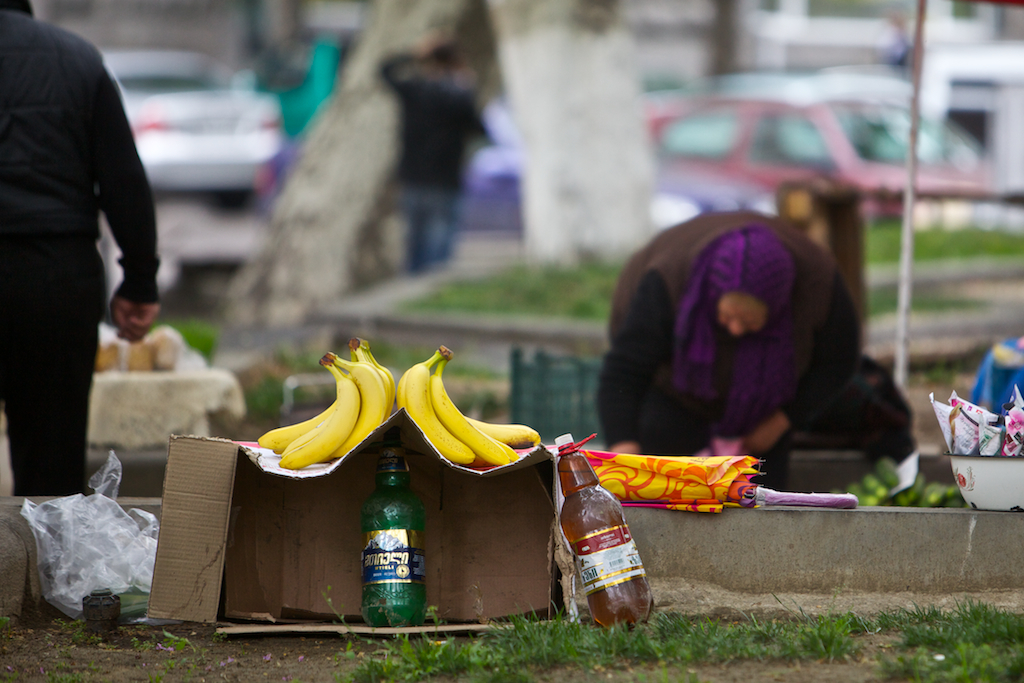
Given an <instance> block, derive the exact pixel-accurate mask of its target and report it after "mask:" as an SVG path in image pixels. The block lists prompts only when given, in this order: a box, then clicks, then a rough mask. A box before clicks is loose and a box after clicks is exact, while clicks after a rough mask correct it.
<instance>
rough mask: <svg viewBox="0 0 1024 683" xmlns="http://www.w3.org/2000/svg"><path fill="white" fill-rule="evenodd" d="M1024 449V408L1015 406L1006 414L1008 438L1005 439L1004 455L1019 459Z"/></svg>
mask: <svg viewBox="0 0 1024 683" xmlns="http://www.w3.org/2000/svg"><path fill="white" fill-rule="evenodd" d="M1022 447H1024V408H1018V407H1017V406H1014V407H1013V408H1010V412H1008V413H1007V414H1006V436H1005V437H1004V438H1003V455H1004V456H1006V457H1009V458H1014V457H1017V456H1019V455H1020V454H1021V450H1022Z"/></svg>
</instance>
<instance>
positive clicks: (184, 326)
mask: <svg viewBox="0 0 1024 683" xmlns="http://www.w3.org/2000/svg"><path fill="white" fill-rule="evenodd" d="M159 322H160V324H164V325H170V326H171V327H173V328H174V329H176V330H177V331H178V332H180V333H181V336H182V337H183V338H184V339H185V343H187V344H188V345H189V346H191V347H192V348H193V349H195V350H196V351H198V352H199V353H201V354H202V355H203V357H204V358H205V359H206V360H207V361H209V360H211V359H212V358H213V352H214V351H216V349H217V339H218V338H219V337H220V328H219V327H218V326H217V325H214V324H212V323H208V322H205V321H203V320H196V319H188V320H161V321H159Z"/></svg>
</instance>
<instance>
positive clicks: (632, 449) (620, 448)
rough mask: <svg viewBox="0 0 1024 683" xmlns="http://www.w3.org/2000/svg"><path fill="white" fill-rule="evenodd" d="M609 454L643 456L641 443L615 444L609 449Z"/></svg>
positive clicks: (620, 442) (623, 442) (625, 442)
mask: <svg viewBox="0 0 1024 683" xmlns="http://www.w3.org/2000/svg"><path fill="white" fill-rule="evenodd" d="M608 452H609V453H629V454H631V455H641V451H640V442H639V441H619V442H618V443H613V444H612V445H611V446H609V447H608Z"/></svg>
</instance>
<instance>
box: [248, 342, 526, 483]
mask: <svg viewBox="0 0 1024 683" xmlns="http://www.w3.org/2000/svg"><path fill="white" fill-rule="evenodd" d="M348 346H349V351H350V353H351V356H352V359H351V360H345V359H343V358H340V357H338V356H337V355H336V354H334V353H330V352H328V353H326V354H324V357H323V358H321V359H320V365H322V366H324V367H325V368H327V369H328V370H329V371H330V372H331V373H332V374H333V375H334V380H335V383H336V385H337V396H336V398H335V400H334V403H332V404H331V405H330V407H328V408H327V410H325V411H323V412H322V413H320V414H319V415H317V416H315V417H311V418H309V419H308V420H305V421H303V422H299V423H297V424H293V425H287V426H285V427H278V428H277V429H272V430H270V431H269V432H267V433H266V434H264V435H263V436H261V437H260V438H259V439H258V440H257V442H258V443H259V445H260V446H262V447H263V448H269V449H270V450H272V451H274V452H275V453H279V454H280V455H281V467H284V468H286V469H293V470H297V469H301V468H303V467H306V466H308V465H312V464H314V463H318V462H327V461H328V460H334V459H335V458H340V457H341V456H343V455H345V454H347V453H348V452H349V451H351V450H352V449H353V448H355V447H356V446H357V445H358V444H359V443H360V442H362V440H363V439H365V438H366V437H367V436H368V435H369V434H370V433H371V432H372V431H373V430H375V429H376V428H377V427H379V426H380V425H381V424H382V423H383V422H384V421H385V420H387V419H388V417H389V416H390V415H391V411H392V409H393V407H394V405H395V402H396V399H397V402H398V407H399V408H405V410H406V412H407V413H408V414H409V417H411V418H412V419H413V421H414V422H416V424H417V425H419V427H420V429H422V430H423V433H424V434H425V435H426V437H427V439H429V440H430V442H431V443H432V444H433V445H434V447H435V448H436V449H437V450H438V452H440V453H441V455H442V456H444V457H445V458H447V459H448V460H450V461H451V462H453V463H455V464H457V465H468V466H471V467H490V466H492V465H506V464H508V463H510V462H513V461H515V460H517V459H518V457H519V454H518V453H516V451H515V450H514V449H525V448H534V447H535V446H537V445H539V444H540V434H538V433H537V431H536V430H535V429H533V428H532V427H528V426H526V425H520V424H493V423H490V422H482V421H480V420H475V419H473V418H471V417H469V416H467V415H463V414H462V412H461V411H460V410H459V409H458V408H457V407H456V405H455V404H454V403H453V402H452V400H451V398H450V397H449V396H448V392H447V391H446V390H445V388H444V383H443V380H442V379H441V373H442V371H443V370H444V366H445V365H446V364H447V363H448V361H450V360H451V359H452V355H453V354H452V352H451V351H450V350H449V349H448V348H446V347H444V346H442V347H440V348H439V349H438V350H437V352H436V353H434V355H433V356H431V357H430V358H428V359H427V360H425V361H423V362H422V363H417V364H416V365H414V366H412V367H411V368H409V369H408V370H407V371H406V372H405V373H404V374H403V375H402V378H401V380H399V382H398V384H397V386H396V384H395V378H394V375H392V374H391V371H390V370H388V369H387V368H385V367H384V366H382V365H381V364H380V363H378V362H377V360H376V359H375V358H374V357H373V354H372V353H371V352H370V345H369V344H367V343H366V341H365V340H363V339H360V338H358V337H353V338H352V339H351V340H349V343H348Z"/></svg>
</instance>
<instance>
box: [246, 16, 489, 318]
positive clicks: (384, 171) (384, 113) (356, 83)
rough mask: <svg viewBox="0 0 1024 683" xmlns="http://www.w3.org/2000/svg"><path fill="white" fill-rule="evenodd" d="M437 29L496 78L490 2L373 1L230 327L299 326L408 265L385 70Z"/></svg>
mask: <svg viewBox="0 0 1024 683" xmlns="http://www.w3.org/2000/svg"><path fill="white" fill-rule="evenodd" d="M433 28H447V29H450V30H452V31H453V32H454V33H455V34H456V36H457V37H458V38H459V40H460V42H462V43H463V44H464V45H465V46H466V51H467V55H468V57H469V59H470V60H471V61H472V62H473V66H474V67H476V69H477V71H478V73H483V74H493V72H494V68H493V61H494V57H493V55H494V45H493V38H492V34H491V29H490V25H489V23H488V17H487V10H486V7H485V6H484V5H483V0H429V1H427V0H419V1H417V2H413V3H410V2H408V0H377V1H376V2H374V3H373V4H372V5H371V7H370V11H369V15H368V21H367V24H366V26H365V28H364V31H363V33H362V35H361V37H360V39H359V43H358V45H357V46H356V48H355V51H354V52H353V54H352V55H351V56H350V57H349V58H348V59H347V60H346V63H345V66H344V69H343V73H342V74H341V78H340V85H339V87H338V89H337V90H336V91H335V95H334V96H333V97H332V99H331V100H330V101H328V102H325V103H324V106H323V108H322V109H321V111H320V114H319V115H318V116H319V120H318V121H315V122H314V123H313V125H312V126H311V128H310V130H309V132H308V133H307V136H308V137H307V139H306V140H305V144H304V145H303V148H304V149H303V155H302V158H301V160H300V161H299V162H298V164H297V165H296V166H295V168H294V169H293V171H292V173H291V175H290V177H289V179H288V181H287V183H286V185H285V188H284V191H283V192H282V194H281V196H280V198H279V200H278V202H277V204H276V206H275V209H274V212H273V214H272V216H271V221H270V226H269V235H268V239H267V242H266V244H265V246H264V248H263V250H262V251H261V253H260V254H259V255H258V256H257V257H256V258H255V259H254V260H253V261H252V262H250V263H249V264H247V265H246V266H245V267H243V268H242V270H241V271H240V272H239V273H238V275H237V276H236V277H235V279H234V280H233V282H232V284H231V288H230V292H229V296H228V301H229V303H228V310H227V311H226V315H227V318H228V319H229V320H230V321H232V322H234V323H236V324H240V325H253V324H263V325H270V326H286V325H290V324H295V323H298V322H301V321H302V320H304V319H306V318H307V317H308V316H309V315H310V314H312V313H314V312H316V311H317V310H319V309H322V308H323V307H325V306H329V305H330V304H331V302H332V301H334V300H336V299H338V298H339V297H342V296H344V295H345V294H346V293H349V292H351V291H354V290H358V289H361V288H363V287H366V286H368V285H370V284H373V283H375V282H379V281H381V280H385V279H387V278H390V277H392V276H394V275H395V274H396V272H398V270H399V268H401V266H402V263H403V261H404V222H403V221H402V220H401V219H400V218H399V216H398V214H397V213H396V193H395V184H394V182H393V178H394V168H395V164H396V161H397V156H398V144H399V141H398V136H397V126H398V106H397V101H396V100H395V98H394V96H393V95H392V94H391V93H390V92H389V91H388V89H387V86H386V85H385V84H384V83H383V81H382V80H381V78H380V76H379V66H380V63H381V62H382V60H383V59H384V58H386V57H387V56H388V55H390V54H392V53H394V52H397V51H400V50H405V49H408V48H410V47H412V46H413V45H414V44H415V43H416V42H417V41H418V40H419V39H420V38H421V37H422V36H423V35H424V34H425V33H426V32H427V31H428V30H429V29H433Z"/></svg>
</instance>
